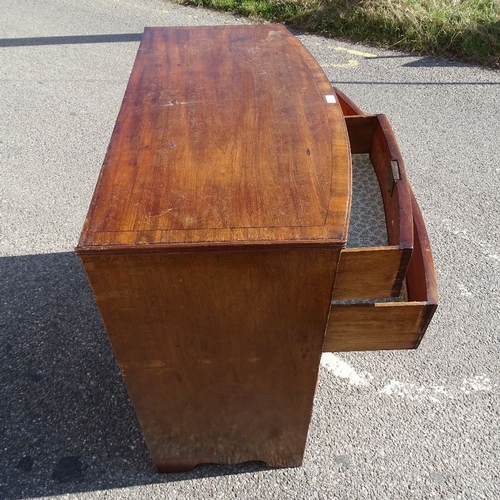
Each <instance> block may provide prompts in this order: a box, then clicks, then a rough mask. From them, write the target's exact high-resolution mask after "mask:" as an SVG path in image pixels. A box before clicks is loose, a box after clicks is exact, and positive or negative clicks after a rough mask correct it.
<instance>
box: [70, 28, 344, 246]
mask: <svg viewBox="0 0 500 500" xmlns="http://www.w3.org/2000/svg"><path fill="white" fill-rule="evenodd" d="M327 95H334V91H333V89H332V87H331V85H330V83H329V81H328V79H327V78H326V76H325V75H324V73H323V71H322V70H321V68H320V66H319V65H318V64H317V62H316V61H315V60H314V59H313V58H312V57H311V56H310V54H309V53H308V52H307V50H306V49H305V48H304V47H303V46H302V45H301V44H300V42H298V40H297V39H296V38H295V37H293V35H292V34H291V33H290V32H289V31H288V30H286V28H284V27H282V26H279V25H258V26H216V27H189V28H187V27H170V28H146V30H145V32H144V35H143V38H142V42H141V45H140V48H139V52H138V55H137V59H136V61H135V65H134V68H133V71H132V74H131V77H130V81H129V84H128V87H127V90H126V93H125V97H124V100H123V104H122V107H121V110H120V113H119V115H118V119H117V122H116V126H115V129H114V132H113V135H112V138H111V142H110V145H109V149H108V152H107V155H106V158H105V160H104V164H103V167H102V170H101V175H100V177H99V181H98V185H97V188H96V191H95V195H94V198H93V200H92V204H91V208H90V211H89V214H88V218H87V221H86V224H85V227H84V231H83V233H82V237H81V240H80V244H79V247H78V250H79V251H81V252H84V251H92V250H93V249H94V248H95V247H107V246H117V245H118V246H119V245H138V246H148V245H149V246H151V245H164V246H179V245H189V246H192V245H205V244H224V245H233V244H234V245H243V244H245V243H246V242H250V243H252V242H256V241H263V242H266V241H267V242H296V241H298V242H300V241H305V242H311V243H314V242H317V241H321V242H322V243H324V242H343V241H345V238H346V231H347V223H348V216H349V207H350V155H349V146H348V140H347V134H346V130H345V123H344V120H343V119H342V109H341V107H340V105H339V103H338V102H333V103H329V102H327V99H326V96H327ZM92 247H94V248H92Z"/></svg>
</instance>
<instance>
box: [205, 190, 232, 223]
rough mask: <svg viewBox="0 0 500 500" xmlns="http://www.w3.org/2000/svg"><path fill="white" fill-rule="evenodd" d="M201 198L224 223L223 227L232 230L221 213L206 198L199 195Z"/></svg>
mask: <svg viewBox="0 0 500 500" xmlns="http://www.w3.org/2000/svg"><path fill="white" fill-rule="evenodd" d="M199 196H200V198H201V199H202V200H203V202H204V203H205V204H206V205H207V206H208V208H210V210H211V211H212V212H213V213H214V214H215V215H216V216H217V218H218V219H219V220H220V221H221V222H222V224H223V226H224V227H226V228H227V229H230V227H229V225H228V224H227V222H226V221H225V220H224V219H223V218H222V216H221V215H220V213H219V211H218V210H217V209H216V208H215V207H214V206H212V205H211V204H210V203H209V202H208V201H207V200H206V198H205V197H204V196H202V195H201V194H200V195H199Z"/></svg>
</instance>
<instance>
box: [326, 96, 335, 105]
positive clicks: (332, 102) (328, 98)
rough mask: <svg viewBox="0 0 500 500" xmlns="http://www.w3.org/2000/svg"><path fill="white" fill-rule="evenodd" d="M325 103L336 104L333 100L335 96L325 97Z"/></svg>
mask: <svg viewBox="0 0 500 500" xmlns="http://www.w3.org/2000/svg"><path fill="white" fill-rule="evenodd" d="M325 98H326V102H327V103H328V104H335V103H336V102H337V99H335V96H334V95H332V94H330V95H325Z"/></svg>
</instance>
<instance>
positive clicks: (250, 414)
mask: <svg viewBox="0 0 500 500" xmlns="http://www.w3.org/2000/svg"><path fill="white" fill-rule="evenodd" d="M338 254H339V249H338V248H331V249H325V248H316V249H287V250H268V251H260V252H251V251H247V252H245V251H238V252H236V251H234V252H220V251H219V252H218V251H207V252H202V253H188V252H185V253H166V254H156V253H150V254H139V255H137V254H136V255H127V254H125V255H102V256H99V255H81V258H82V260H83V263H84V266H85V269H86V272H87V274H88V277H89V280H90V283H91V286H92V288H93V291H94V295H95V297H96V300H97V304H98V307H99V310H100V312H101V316H102V318H103V321H104V324H105V327H106V330H107V332H108V335H109V338H110V341H111V344H112V347H113V349H114V351H115V355H116V358H117V361H118V364H119V366H120V369H121V371H122V374H123V377H124V380H125V383H126V386H127V389H128V391H129V394H130V397H131V399H132V402H133V405H134V408H135V410H136V413H137V416H138V418H139V422H140V424H141V427H142V430H143V433H144V436H145V438H146V442H147V444H148V447H149V450H150V452H151V455H152V457H153V460H154V462H155V464H156V466H157V467H158V468H159V469H160V470H175V469H177V468H181V469H183V468H184V469H185V468H189V467H190V466H194V465H195V464H196V463H202V462H215V463H238V462H242V461H247V460H263V461H265V462H267V463H269V464H271V465H274V466H292V465H299V464H300V463H301V460H302V454H303V450H304V446H305V440H306V437H307V430H308V425H309V419H310V415H311V410H312V404H313V397H314V391H315V386H316V379H317V372H318V366H319V359H320V356H321V351H322V344H323V340H324V332H325V325H326V322H327V317H328V311H329V307H330V298H331V292H332V283H333V277H334V272H335V271H334V270H335V268H336V265H337V260H338Z"/></svg>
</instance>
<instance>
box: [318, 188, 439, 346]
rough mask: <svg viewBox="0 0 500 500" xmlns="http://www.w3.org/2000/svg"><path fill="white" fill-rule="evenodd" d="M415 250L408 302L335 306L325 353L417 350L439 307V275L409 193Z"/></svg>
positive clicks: (331, 313) (414, 200)
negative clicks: (437, 276) (437, 281)
mask: <svg viewBox="0 0 500 500" xmlns="http://www.w3.org/2000/svg"><path fill="white" fill-rule="evenodd" d="M410 196H411V200H410V201H411V203H412V213H413V231H414V241H415V248H414V250H413V253H412V257H411V260H410V262H409V265H408V271H407V274H406V283H407V295H408V302H375V303H369V304H367V303H360V304H333V305H332V308H331V312H330V316H329V320H328V327H327V331H326V336H325V342H324V344H323V351H325V352H341V351H373V350H381V349H415V348H417V347H418V346H419V344H420V342H421V340H422V338H423V336H424V334H425V331H426V330H427V327H428V326H429V323H430V321H431V319H432V316H433V315H434V312H435V311H436V308H437V303H438V294H437V284H436V273H435V270H434V261H433V259H432V252H431V246H430V241H429V236H428V234H427V230H426V229H425V224H424V220H423V218H422V213H421V211H420V208H419V206H418V203H417V201H416V199H415V196H414V194H413V191H411V189H410Z"/></svg>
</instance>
